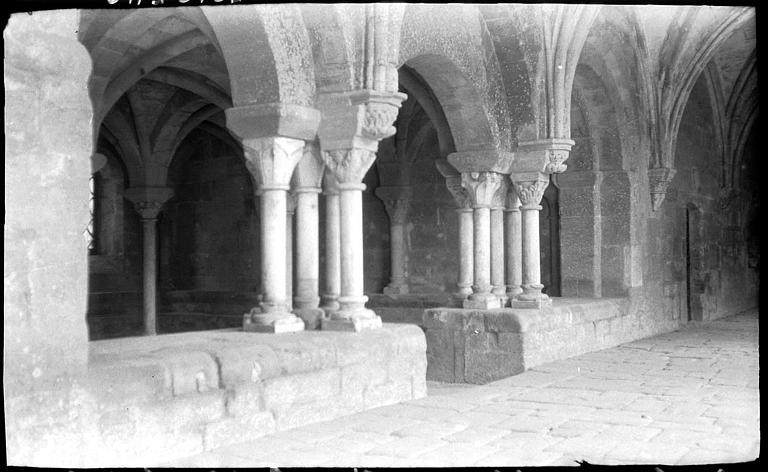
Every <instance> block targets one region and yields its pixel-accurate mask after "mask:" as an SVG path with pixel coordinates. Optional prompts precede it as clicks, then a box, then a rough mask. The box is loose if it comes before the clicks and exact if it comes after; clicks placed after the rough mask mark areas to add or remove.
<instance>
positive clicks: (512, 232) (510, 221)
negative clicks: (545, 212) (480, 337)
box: [504, 184, 523, 300]
mask: <svg viewBox="0 0 768 472" xmlns="http://www.w3.org/2000/svg"><path fill="white" fill-rule="evenodd" d="M504 213H505V225H506V228H505V231H504V238H505V245H506V248H505V254H506V260H507V264H506V265H507V272H506V284H507V298H508V299H509V300H514V299H515V298H517V296H518V295H520V294H521V293H523V288H522V287H521V285H522V283H523V240H522V221H521V218H520V199H519V198H518V196H517V191H516V190H515V188H514V186H513V185H512V184H510V185H509V190H508V191H507V208H506V209H505V210H504Z"/></svg>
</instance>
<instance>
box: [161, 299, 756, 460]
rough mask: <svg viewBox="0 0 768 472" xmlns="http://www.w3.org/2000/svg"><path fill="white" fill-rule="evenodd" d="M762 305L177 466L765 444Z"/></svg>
mask: <svg viewBox="0 0 768 472" xmlns="http://www.w3.org/2000/svg"><path fill="white" fill-rule="evenodd" d="M758 368H759V367H758V313H757V311H751V312H748V313H743V314H739V315H736V316H731V317H728V318H723V319H720V320H717V321H713V322H707V323H690V324H688V325H686V326H684V327H683V328H681V329H680V330H678V331H676V332H673V333H668V334H664V335H661V336H656V337H652V338H647V339H643V340H639V341H636V342H632V343H628V344H624V345H621V346H618V347H615V348H611V349H605V350H602V351H598V352H592V353H589V354H585V355H581V356H577V357H573V358H570V359H565V360H561V361H558V362H553V363H550V364H546V365H542V366H539V367H536V368H534V369H532V370H529V371H527V372H525V373H523V374H520V375H516V376H513V377H509V378H506V379H503V380H500V381H496V382H493V383H490V384H487V385H483V386H470V385H458V384H437V383H429V396H428V397H426V398H422V399H419V400H413V401H409V402H405V403H401V404H398V405H391V406H386V407H381V408H376V409H373V410H369V411H366V412H363V413H358V414H354V415H351V416H347V417H343V418H338V419H336V420H332V421H326V422H323V423H316V424H312V425H308V426H304V427H301V428H296V429H292V430H287V431H281V432H279V433H276V434H272V435H269V436H264V437H262V438H259V439H257V440H255V441H249V442H244V443H241V444H236V445H231V446H227V447H223V448H221V449H217V450H213V451H210V452H206V453H203V454H199V455H196V456H193V457H188V458H185V459H181V460H177V461H174V462H172V463H168V464H165V465H166V466H169V467H264V466H284V467H291V466H293V467H302V466H303V467H310V466H321V467H333V466H336V467H366V466H367V467H408V466H411V467H441V466H442V467H445V466H453V467H467V466H512V465H515V466H525V465H527V466H543V465H573V466H577V465H578V463H577V462H576V461H579V460H586V461H587V462H589V463H592V464H606V465H614V464H705V463H727V462H743V461H751V460H754V459H755V458H757V457H758V456H759V453H760V403H759V387H758Z"/></svg>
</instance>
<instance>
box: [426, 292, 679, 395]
mask: <svg viewBox="0 0 768 472" xmlns="http://www.w3.org/2000/svg"><path fill="white" fill-rule="evenodd" d="M677 326H678V325H677V323H676V322H675V321H674V320H666V322H664V321H656V320H653V319H652V318H650V317H647V313H646V312H645V311H642V310H639V309H638V307H637V306H635V305H634V304H633V303H632V302H631V301H630V300H628V299H602V300H584V299H581V300H579V299H566V298H557V299H555V301H554V303H553V306H551V307H548V308H543V309H542V310H530V309H511V308H502V309H496V310H465V309H455V308H433V309H428V310H425V311H424V317H423V327H424V330H425V332H426V337H427V379H428V380H434V381H440V382H459V383H474V384H484V383H488V382H492V381H494V380H498V379H502V378H504V377H509V376H510V375H515V374H519V373H521V372H523V371H525V370H528V369H531V368H532V367H535V366H537V365H541V364H543V363H546V362H552V361H555V360H558V359H564V358H567V357H572V356H576V355H579V354H583V353H586V352H591V351H597V350H600V349H606V348H608V347H612V346H616V345H618V344H621V343H625V342H629V341H633V340H636V339H640V338H644V337H648V336H652V335H654V334H658V333H660V332H665V331H671V330H673V329H675V328H676V327H677Z"/></svg>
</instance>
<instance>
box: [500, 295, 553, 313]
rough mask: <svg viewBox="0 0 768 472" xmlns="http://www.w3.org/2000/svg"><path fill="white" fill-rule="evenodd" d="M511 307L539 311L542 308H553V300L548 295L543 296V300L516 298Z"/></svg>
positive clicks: (510, 303)
mask: <svg viewBox="0 0 768 472" xmlns="http://www.w3.org/2000/svg"><path fill="white" fill-rule="evenodd" d="M509 306H510V307H511V308H534V309H537V310H539V309H541V308H546V307H549V306H552V299H551V298H549V297H548V296H547V295H546V294H541V298H534V299H528V300H523V299H520V298H516V299H513V300H510V301H509Z"/></svg>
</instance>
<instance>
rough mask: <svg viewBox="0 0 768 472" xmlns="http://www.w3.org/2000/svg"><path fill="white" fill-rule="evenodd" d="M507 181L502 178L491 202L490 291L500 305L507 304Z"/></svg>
mask: <svg viewBox="0 0 768 472" xmlns="http://www.w3.org/2000/svg"><path fill="white" fill-rule="evenodd" d="M507 187H508V185H507V181H506V179H503V180H502V181H501V184H500V185H499V189H498V190H497V191H496V193H495V194H494V196H493V201H492V203H491V285H492V286H493V288H492V289H491V293H492V294H494V295H496V296H497V297H499V303H500V304H501V306H505V305H506V304H507V300H508V297H507V286H506V284H505V280H504V262H505V261H504V203H505V200H506V196H507Z"/></svg>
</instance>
